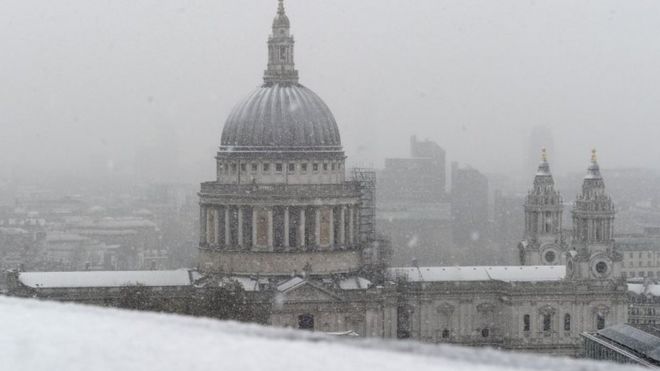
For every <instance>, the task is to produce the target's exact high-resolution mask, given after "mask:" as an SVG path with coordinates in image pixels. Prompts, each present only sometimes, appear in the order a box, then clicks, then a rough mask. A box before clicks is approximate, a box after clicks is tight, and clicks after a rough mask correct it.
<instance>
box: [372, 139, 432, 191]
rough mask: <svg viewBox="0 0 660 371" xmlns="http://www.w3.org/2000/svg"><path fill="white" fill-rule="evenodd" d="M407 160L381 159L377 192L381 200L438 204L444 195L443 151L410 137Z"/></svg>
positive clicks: (426, 141) (428, 141)
mask: <svg viewBox="0 0 660 371" xmlns="http://www.w3.org/2000/svg"><path fill="white" fill-rule="evenodd" d="M410 156H411V158H388V159H385V169H383V171H382V173H381V177H380V184H379V193H380V197H382V199H384V200H406V201H419V202H438V201H441V200H442V199H443V198H444V195H445V150H444V149H442V147H440V146H439V145H438V144H437V143H435V142H433V141H430V140H424V141H418V140H417V137H415V136H412V137H411V138H410Z"/></svg>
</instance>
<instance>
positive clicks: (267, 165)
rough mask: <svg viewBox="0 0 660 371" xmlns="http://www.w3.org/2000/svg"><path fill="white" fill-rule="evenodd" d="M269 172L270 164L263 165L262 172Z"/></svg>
mask: <svg viewBox="0 0 660 371" xmlns="http://www.w3.org/2000/svg"><path fill="white" fill-rule="evenodd" d="M269 171H270V164H269V163H267V162H266V163H264V172H266V173H267V172H269Z"/></svg>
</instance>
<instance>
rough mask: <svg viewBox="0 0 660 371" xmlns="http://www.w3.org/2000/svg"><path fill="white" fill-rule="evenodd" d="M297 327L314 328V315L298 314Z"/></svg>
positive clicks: (302, 328) (303, 328)
mask: <svg viewBox="0 0 660 371" xmlns="http://www.w3.org/2000/svg"><path fill="white" fill-rule="evenodd" d="M298 328H299V329H301V330H314V316H313V315H311V314H309V313H305V314H301V315H299V316H298Z"/></svg>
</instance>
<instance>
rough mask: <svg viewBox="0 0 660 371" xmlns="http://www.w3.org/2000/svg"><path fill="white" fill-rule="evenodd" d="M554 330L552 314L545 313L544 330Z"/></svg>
mask: <svg viewBox="0 0 660 371" xmlns="http://www.w3.org/2000/svg"><path fill="white" fill-rule="evenodd" d="M551 330H552V315H550V314H544V315H543V331H551Z"/></svg>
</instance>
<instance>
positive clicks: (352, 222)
mask: <svg viewBox="0 0 660 371" xmlns="http://www.w3.org/2000/svg"><path fill="white" fill-rule="evenodd" d="M353 219H354V213H353V206H349V207H348V244H349V245H353V244H354V243H355V235H354V233H355V230H354V229H355V220H353Z"/></svg>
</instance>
